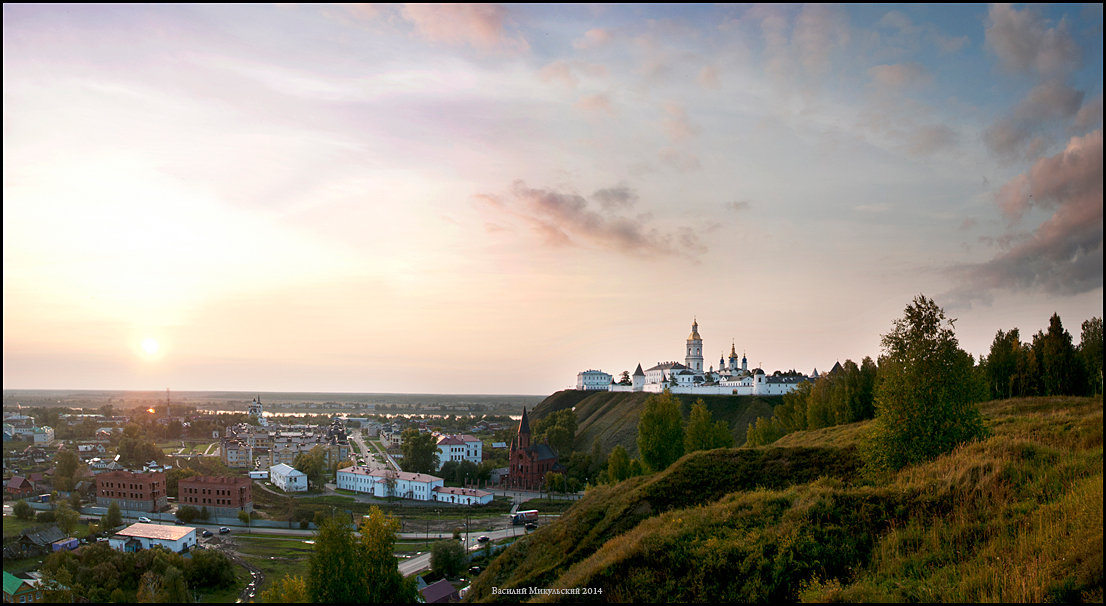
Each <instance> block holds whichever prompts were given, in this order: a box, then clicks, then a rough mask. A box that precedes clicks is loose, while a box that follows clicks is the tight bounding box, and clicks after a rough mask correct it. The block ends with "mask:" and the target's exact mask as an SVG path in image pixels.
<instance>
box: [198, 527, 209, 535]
mask: <svg viewBox="0 0 1106 606" xmlns="http://www.w3.org/2000/svg"><path fill="white" fill-rule="evenodd" d="M200 534H202V535H203V536H205V537H210V536H211V531H210V530H208V529H206V528H205V529H204V531H203V532H202V533H200Z"/></svg>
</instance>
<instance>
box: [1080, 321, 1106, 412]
mask: <svg viewBox="0 0 1106 606" xmlns="http://www.w3.org/2000/svg"><path fill="white" fill-rule="evenodd" d="M1079 357H1081V358H1082V359H1083V368H1084V369H1086V377H1087V380H1088V381H1087V384H1088V386H1089V388H1090V389H1089V391H1090V393H1092V394H1098V393H1102V318H1091V319H1090V320H1086V321H1084V322H1083V332H1082V333H1081V334H1080V337H1079Z"/></svg>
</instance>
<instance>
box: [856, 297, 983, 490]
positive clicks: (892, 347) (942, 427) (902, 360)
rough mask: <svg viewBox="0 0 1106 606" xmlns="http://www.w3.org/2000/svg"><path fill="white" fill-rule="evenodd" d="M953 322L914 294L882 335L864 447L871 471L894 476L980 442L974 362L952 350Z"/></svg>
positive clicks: (954, 345) (955, 347)
mask: <svg viewBox="0 0 1106 606" xmlns="http://www.w3.org/2000/svg"><path fill="white" fill-rule="evenodd" d="M954 322H955V320H949V319H947V318H946V317H945V312H944V311H943V310H942V309H941V308H940V307H938V306H937V304H936V303H934V302H933V300H932V299H928V298H926V297H925V296H924V295H918V296H917V297H915V298H914V301H913V303H912V304H910V305H908V306H907V307H906V310H905V312H904V315H903V317H902V318H900V319H898V320H895V323H894V326H893V327H892V330H891V332H889V333H887V334H885V335H883V337H882V340H881V343H882V347H883V350H884V356H883V357H881V358H880V365H879V366H880V375H881V380H880V382H879V385H878V386H877V387H876V402H875V405H876V420H875V424H874V427H873V431H872V434H871V436H870V438H869V440H868V442H867V443H866V445H865V453H866V455H867V457H868V460H869V461H870V462H871V463H872V464H874V465H876V466H879V467H888V468H891V469H898V468H901V467H904V466H906V465H910V464H913V463H917V462H920V461H924V460H926V459H929V458H931V457H934V456H937V455H939V454H942V453H945V452H948V451H950V450H952V449H953V448H955V447H956V446H957V445H958V444H961V443H963V442H965V441H968V440H971V439H974V438H977V437H981V436H983V435H985V433H986V430H985V428H984V426H983V418H982V416H981V415H980V413H979V409H978V408H977V407H976V406H975V401H976V395H977V393H978V390H977V389H976V387H975V383H974V380H973V366H974V362H973V360H972V357H971V355H970V354H968V353H967V352H965V351H964V350H962V349H960V347H959V344H958V342H957V340H956V335H955V333H954V331H953V323H954Z"/></svg>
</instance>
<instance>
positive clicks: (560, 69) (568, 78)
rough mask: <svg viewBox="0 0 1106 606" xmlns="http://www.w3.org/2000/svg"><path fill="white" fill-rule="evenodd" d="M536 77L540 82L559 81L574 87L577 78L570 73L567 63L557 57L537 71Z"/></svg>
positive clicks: (570, 69)
mask: <svg viewBox="0 0 1106 606" xmlns="http://www.w3.org/2000/svg"><path fill="white" fill-rule="evenodd" d="M538 77H539V78H541V81H542V82H560V83H561V84H564V85H565V86H567V87H568V88H576V84H577V83H578V82H579V80H578V79H577V78H576V76H575V75H574V74H573V73H572V68H571V67H569V65H568V63H567V62H565V61H563V60H561V59H558V60H556V61H554V62H553V63H550V64H549V65H546V66H545V67H543V68H541V70H539V71H538Z"/></svg>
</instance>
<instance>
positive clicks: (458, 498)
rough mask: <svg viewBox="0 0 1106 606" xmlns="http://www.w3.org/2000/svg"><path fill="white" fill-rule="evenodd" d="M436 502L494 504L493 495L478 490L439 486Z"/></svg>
mask: <svg viewBox="0 0 1106 606" xmlns="http://www.w3.org/2000/svg"><path fill="white" fill-rule="evenodd" d="M433 492H434V500H435V501H438V502H439V503H455V504H458V505H486V504H488V503H491V502H492V493H490V492H488V491H486V490H480V489H477V488H457V487H455V486H438V487H436V488H434V490H433Z"/></svg>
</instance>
